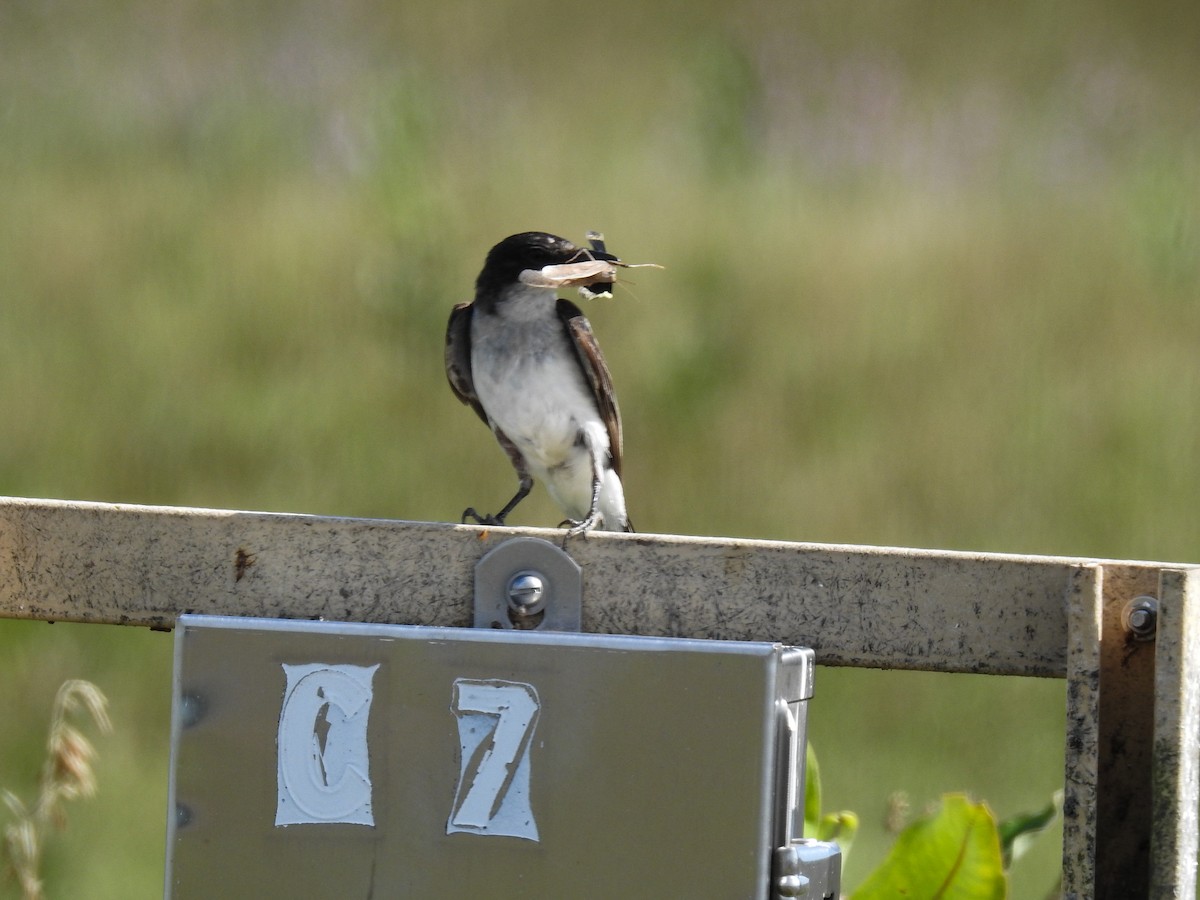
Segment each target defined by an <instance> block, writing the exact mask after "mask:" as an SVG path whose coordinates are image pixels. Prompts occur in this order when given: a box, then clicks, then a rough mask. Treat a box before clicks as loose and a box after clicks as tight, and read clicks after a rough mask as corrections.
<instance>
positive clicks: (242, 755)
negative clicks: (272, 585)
mask: <svg viewBox="0 0 1200 900" xmlns="http://www.w3.org/2000/svg"><path fill="white" fill-rule="evenodd" d="M785 656H786V657H787V659H788V663H787V664H786V665H784V664H783V660H784V658H785ZM802 663H803V668H804V670H805V671H804V672H803V673H801V674H800V675H799V676H797V672H796V651H794V650H788V649H786V648H783V647H781V646H779V645H776V644H763V643H726V642H712V641H690V640H662V639H656V638H639V637H615V636H604V635H580V634H555V633H542V632H511V631H505V632H497V631H483V630H470V629H444V628H417V627H406V626H387V625H358V624H333V623H307V622H290V621H279V620H265V619H245V618H216V617H213V618H209V617H196V616H184V617H182V618H180V620H179V623H178V627H177V630H176V662H175V687H174V692H175V693H174V714H173V722H172V741H171V789H170V795H171V814H170V817H169V824H168V850H167V853H168V860H167V886H166V895H167V896H168V897H174V898H192V897H203V898H210V897H214V896H220V897H226V898H242V897H245V898H251V897H253V898H273V897H288V898H296V897H385V896H386V897H417V898H432V897H438V898H443V897H448V898H453V897H464V898H465V897H471V898H477V897H504V898H511V897H535V898H544V897H573V898H589V897H596V898H613V897H655V898H658V897H702V898H707V897H712V898H762V897H765V896H767V892H768V879H769V870H770V859H771V855H772V851H773V849H774V845H773V838H774V834H773V829H774V828H775V825H776V824H777V823H776V822H775V821H774V819H775V810H776V801H775V792H776V787H777V772H776V756H777V753H779V752H780V751H779V747H778V720H779V712H778V710H779V700H780V697H781V696H783V695H786V694H788V693H795V691H796V689H797V685H801V686H802V687H803V686H805V685H811V656H805V657H803V659H802ZM806 696H807V694H806ZM789 699H797V698H789Z"/></svg>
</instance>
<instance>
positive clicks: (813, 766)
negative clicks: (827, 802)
mask: <svg viewBox="0 0 1200 900" xmlns="http://www.w3.org/2000/svg"><path fill="white" fill-rule="evenodd" d="M804 768H805V775H804V833H805V835H813V834H816V833H817V831H818V829H819V828H820V823H821V769H820V767H819V766H818V765H817V754H816V751H814V750H813V748H812V744H807V745H805V748H804Z"/></svg>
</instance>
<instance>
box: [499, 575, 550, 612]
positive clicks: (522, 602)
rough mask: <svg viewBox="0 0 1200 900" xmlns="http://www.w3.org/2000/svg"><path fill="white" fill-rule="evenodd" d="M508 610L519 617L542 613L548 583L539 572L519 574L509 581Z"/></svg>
mask: <svg viewBox="0 0 1200 900" xmlns="http://www.w3.org/2000/svg"><path fill="white" fill-rule="evenodd" d="M507 594H508V608H509V609H511V610H512V611H513V612H514V613H516V614H517V615H518V616H533V615H537V614H538V613H539V612H541V611H542V608H543V607H544V606H545V600H546V583H545V581H544V580H543V579H542V576H541V575H540V574H538V573H537V572H528V571H526V572H518V573H517V574H516V575H514V576H513V577H512V578H510V579H509V580H508V590H507Z"/></svg>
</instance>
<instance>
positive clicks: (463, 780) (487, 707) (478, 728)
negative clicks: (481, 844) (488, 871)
mask: <svg viewBox="0 0 1200 900" xmlns="http://www.w3.org/2000/svg"><path fill="white" fill-rule="evenodd" d="M450 708H451V709H452V710H453V711H454V715H455V716H457V717H458V739H459V744H460V745H461V756H460V757H459V759H460V765H459V776H458V789H457V790H456V791H455V794H454V808H453V810H452V811H451V813H450V820H449V822H447V823H446V833H447V834H450V833H452V832H455V831H467V832H472V833H474V834H502V835H508V836H510V837H520V838H526V839H528V840H531V841H536V840H537V839H538V830H537V823H536V822H534V820H533V809H532V807H531V806H530V803H529V744H530V741H531V739H532V738H533V731H534V728H535V727H536V726H537V720H538V713H539V712H540V709H541V707H540V705H539V703H538V695H537V691H536V690H534V688H533V685H531V684H522V683H521V682H517V681H473V680H471V679H467V678H459V679H457V680H455V682H454V699H453V701H452V703H451V707H450Z"/></svg>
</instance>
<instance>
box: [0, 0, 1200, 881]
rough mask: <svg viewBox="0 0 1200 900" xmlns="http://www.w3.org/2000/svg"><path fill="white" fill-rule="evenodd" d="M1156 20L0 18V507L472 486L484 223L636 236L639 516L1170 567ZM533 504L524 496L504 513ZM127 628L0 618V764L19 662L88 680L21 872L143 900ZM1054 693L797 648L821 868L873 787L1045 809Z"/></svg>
mask: <svg viewBox="0 0 1200 900" xmlns="http://www.w3.org/2000/svg"><path fill="white" fill-rule="evenodd" d="M1198 31H1200V12H1198V11H1197V10H1196V9H1195V8H1194V6H1193V5H1188V4H1185V3H1182V2H1174V3H1168V2H1155V3H1152V4H1150V5H1149V6H1145V5H1142V6H1139V7H1137V8H1136V9H1135V8H1131V7H1130V8H1127V6H1126V5H1123V4H1101V5H1096V4H1085V3H1081V2H1077V3H1068V4H1066V5H1062V4H1060V5H1057V6H1054V7H1047V6H1045V5H1044V4H1035V3H1025V4H1018V5H1016V6H1012V5H1010V6H1007V7H1005V8H1004V11H1003V13H999V12H991V11H989V10H986V9H984V8H982V7H980V8H971V7H968V8H963V9H957V10H948V9H945V8H943V7H941V6H939V5H935V4H917V5H915V6H914V5H911V4H910V5H892V6H878V5H876V6H870V5H868V6H864V7H860V8H846V7H845V6H844V5H842V4H831V3H809V4H786V5H785V4H782V3H778V4H777V3H753V4H745V5H741V6H737V7H730V8H728V9H726V8H725V7H724V6H722V5H720V4H701V5H700V6H697V5H695V4H691V5H683V4H668V5H648V4H626V3H617V4H612V5H609V6H605V7H604V8H603V9H602V10H600V9H598V8H595V7H578V8H570V7H565V8H564V7H562V6H561V5H558V4H548V3H521V4H516V3H510V4H503V3H500V4H489V5H482V4H481V5H477V6H470V7H457V6H455V7H450V6H438V5H436V4H432V3H430V4H422V3H411V4H404V5H402V6H393V5H388V4H379V3H370V2H360V3H350V4H341V5H339V6H338V7H337V11H336V12H334V11H333V7H329V8H326V7H325V6H322V5H321V4H317V3H302V4H262V5H256V6H245V5H241V4H232V3H226V4H191V5H189V4H176V5H174V6H171V7H169V8H164V7H162V6H161V5H160V4H153V3H149V2H144V0H127V2H119V3H117V2H114V3H111V4H103V5H100V6H88V5H84V4H76V5H70V4H68V5H67V6H66V7H63V6H61V5H56V6H50V5H42V4H38V3H34V2H29V3H22V4H9V5H7V6H5V7H4V8H3V9H0V87H2V88H3V90H2V91H0V98H2V99H0V180H2V183H3V184H4V201H3V202H2V203H0V398H2V399H0V411H2V413H3V422H4V430H3V435H4V439H3V441H0V493H5V494H11V495H20V496H40V497H65V498H73V499H102V500H114V501H117V500H119V501H129V502H149V503H162V504H181V505H201V506H225V507H237V508H258V509H272V510H280V511H297V512H314V513H328V514H337V515H362V516H383V517H392V518H405V519H423V520H447V519H455V518H456V517H457V515H458V513H459V512H460V511H461V509H462V508H463V507H464V506H467V505H471V504H475V505H478V506H482V507H489V506H494V505H495V504H497V503H499V502H501V501H502V500H503V499H505V498H506V497H507V496H509V493H510V491H511V489H512V476H511V473H510V471H509V470H508V465H507V462H506V460H505V459H504V457H503V455H502V454H501V452H500V451H499V449H498V448H496V447H495V446H493V445H492V443H491V440H490V438H489V437H488V435H487V434H486V432H485V431H484V430H483V428H482V427H481V426H480V424H479V422H478V421H477V420H476V419H475V418H474V416H472V415H471V414H470V412H469V410H467V409H465V408H463V407H461V406H460V405H459V404H457V403H456V402H455V401H454V399H453V397H452V396H451V394H450V391H449V389H448V388H447V387H446V385H445V381H444V376H443V374H442V371H441V341H442V333H443V329H444V326H445V319H446V316H447V313H448V311H449V307H450V306H451V305H452V304H453V303H454V302H457V301H459V300H462V299H466V298H468V297H469V295H470V290H471V284H472V281H473V278H474V276H475V274H476V272H477V270H478V267H479V265H480V263H481V261H482V257H483V254H484V253H485V252H486V250H487V249H488V247H489V246H490V245H491V244H492V243H494V242H495V241H496V240H498V239H499V238H501V237H503V236H504V235H506V234H509V233H511V232H514V231H517V230H523V229H527V228H540V229H546V230H550V231H555V232H559V233H563V234H566V235H567V236H570V237H574V238H576V239H579V238H581V237H582V234H583V232H584V231H585V230H586V229H588V228H593V227H595V228H601V229H603V230H604V231H605V232H606V234H607V235H608V237H609V241H610V245H611V246H612V247H614V248H616V249H617V250H618V251H619V252H620V253H622V254H623V255H624V256H625V257H627V258H629V259H631V260H637V261H653V262H658V263H662V264H664V265H666V266H667V270H666V271H665V272H656V271H652V270H642V271H637V272H634V273H631V275H632V278H633V280H634V282H635V283H634V284H633V285H631V286H630V288H629V290H628V291H626V292H623V293H622V294H620V295H619V296H618V298H617V299H616V300H615V301H613V302H610V303H603V304H599V303H598V304H596V305H593V306H591V307H589V315H590V316H591V318H592V321H593V324H594V326H595V328H596V330H597V332H598V334H599V336H600V338H601V341H602V343H603V344H604V347H605V351H606V354H607V356H608V358H609V362H610V365H611V367H612V369H613V372H614V377H615V379H616V382H617V386H618V389H619V393H620V397H621V403H622V409H623V412H624V414H625V418H626V449H627V457H628V461H627V470H628V474H627V482H628V485H627V489H628V495H629V504H630V512H631V514H632V516H633V518H634V520H635V521H636V522H637V524H638V527H639V528H640V529H642V530H644V531H661V532H678V533H687V534H716V535H735V536H747V537H766V538H778V539H789V540H809V541H837V542H853V543H876V544H895V545H907V546H931V547H948V548H969V549H978V550H1001V551H1017V552H1037V553H1049V554H1076V555H1096V556H1115V557H1125V558H1157V559H1167V560H1178V561H1188V560H1196V559H1197V558H1200V519H1198V518H1197V516H1196V515H1195V509H1196V503H1197V499H1198V498H1200V469H1198V467H1197V466H1196V464H1195V460H1196V459H1197V458H1198V456H1200V418H1198V415H1197V396H1198V394H1200V363H1198V362H1197V350H1196V348H1197V347H1198V346H1200V304H1198V303H1197V298H1198V297H1200V213H1198V212H1197V210H1198V209H1200V163H1198V162H1197V160H1200V153H1198V151H1200V112H1198V110H1197V107H1196V104H1195V99H1194V98H1195V96H1196V90H1197V87H1198V85H1200V58H1197V57H1196V55H1195V52H1194V49H1195V46H1197V42H1196V38H1197V33H1198ZM557 518H558V516H557V513H556V511H555V510H554V509H553V508H552V507H551V505H550V503H549V501H548V500H547V499H546V498H545V496H544V494H543V493H542V492H541V491H540V490H535V494H534V496H533V497H532V498H531V499H530V500H529V501H528V502H527V504H526V505H524V506H522V507H521V510H520V514H519V515H518V516H517V517H516V518H515V519H514V521H515V522H517V523H528V524H547V523H551V522H554V521H557ZM169 643H170V640H169V638H168V637H166V636H163V635H149V634H142V633H125V632H121V631H119V630H116V629H112V630H110V629H103V628H90V629H84V628H72V627H66V626H59V625H56V626H54V627H53V628H50V627H49V626H42V625H27V624H17V623H6V624H4V626H3V628H0V648H3V652H0V673H2V675H0V677H2V679H3V684H4V690H3V691H0V715H2V716H3V720H4V721H5V722H6V723H8V725H7V726H6V727H5V728H4V729H3V730H2V731H0V784H4V785H9V786H14V785H16V786H19V785H21V784H23V783H25V782H28V781H32V779H33V778H34V777H36V771H37V754H38V745H39V743H40V741H41V740H42V739H43V734H42V732H43V728H44V714H43V711H44V710H48V706H49V701H50V698H52V696H53V693H54V689H55V687H56V686H57V683H58V682H59V681H61V680H62V679H65V678H67V677H89V678H93V679H94V680H95V681H97V683H99V684H100V686H101V687H102V688H103V689H104V690H105V691H106V692H107V693H108V694H109V696H110V698H111V699H112V703H113V717H114V721H115V724H116V726H117V733H116V734H115V735H114V736H113V737H111V738H108V739H105V740H104V741H102V742H101V748H100V749H101V754H102V757H101V764H100V778H101V791H102V794H101V797H100V798H99V800H97V801H96V802H94V803H91V804H88V805H87V806H86V807H80V808H79V809H78V810H77V811H76V813H75V815H76V817H77V821H76V822H75V823H74V825H73V827H72V830H71V831H70V832H69V835H68V837H67V839H66V840H67V841H68V842H69V843H68V844H64V845H63V849H62V850H60V851H58V852H57V854H56V855H54V856H52V858H51V865H52V871H51V873H50V876H51V882H50V887H51V891H52V893H53V894H54V895H57V896H88V897H110V896H111V897H122V898H124V897H129V896H153V895H155V894H156V893H157V892H158V891H159V889H160V888H159V886H160V883H161V882H160V879H161V867H162V849H163V848H162V823H163V821H164V815H165V813H164V805H165V767H166V762H165V750H166V745H165V738H166V715H167V712H166V698H167V694H168V689H169V666H168V659H169ZM1062 701H1063V692H1062V685H1061V684H1060V683H1056V682H1025V681H1009V680H994V679H986V678H979V677H949V676H933V675H914V674H880V673H872V672H852V671H838V670H828V669H823V670H822V671H821V672H820V673H819V675H818V680H817V697H816V699H815V700H814V702H813V720H814V728H813V736H814V739H815V741H816V742H817V745H818V749H819V751H820V753H821V755H822V760H823V763H824V765H823V772H824V778H825V782H826V797H827V803H828V805H830V806H831V807H846V808H853V809H856V810H858V811H859V812H860V813H862V814H863V816H864V825H865V827H864V832H863V836H862V838H861V839H860V841H859V843H858V844H857V846H856V848H855V851H854V855H853V856H852V857H851V860H850V864H849V867H848V870H847V875H848V881H849V882H850V884H851V885H852V884H854V883H855V882H856V881H857V880H859V879H861V877H862V875H863V873H864V872H865V871H866V868H867V866H868V864H869V863H870V862H871V861H872V860H873V859H878V858H880V857H881V856H882V851H883V847H884V845H885V837H884V835H883V834H882V831H881V828H880V827H879V826H878V825H877V824H876V821H877V820H878V819H879V818H881V817H882V809H883V806H884V800H885V798H886V796H887V794H888V793H889V792H890V791H892V790H896V789H905V790H907V791H908V792H909V793H910V795H911V796H912V799H913V802H914V804H916V805H917V806H920V805H921V804H923V803H924V802H925V801H926V800H928V799H933V798H934V796H935V795H936V794H938V793H940V792H942V791H945V790H953V789H968V790H971V791H973V792H974V793H976V794H977V795H979V796H981V797H982V798H984V799H987V800H988V801H989V802H990V803H991V804H992V805H993V807H995V808H996V809H997V811H998V812H999V813H1000V814H1002V815H1008V814H1011V813H1014V812H1017V811H1019V810H1022V809H1029V808H1033V807H1035V806H1038V805H1040V804H1041V803H1043V802H1044V800H1045V798H1046V797H1047V796H1048V795H1049V793H1050V792H1051V791H1052V790H1053V789H1054V788H1055V787H1056V786H1057V785H1058V784H1059V782H1060V781H1061V771H1060V769H1061V750H1062V747H1061V726H1062V718H1063V712H1062ZM877 813H878V814H877ZM114 826H116V827H114ZM1048 843H1052V842H1048ZM68 847H69V848H70V849H67V848H68ZM1054 857H1055V854H1054V851H1053V848H1051V849H1050V851H1049V852H1047V853H1041V852H1040V851H1039V855H1038V857H1037V858H1036V859H1035V860H1033V861H1032V862H1027V863H1025V865H1024V868H1025V870H1026V873H1027V875H1026V876H1025V878H1026V880H1025V881H1022V882H1017V883H1015V884H1014V889H1013V896H1016V897H1024V896H1040V895H1041V894H1042V893H1044V892H1045V891H1046V890H1048V888H1049V886H1050V884H1051V883H1052V882H1053V879H1054V869H1055V865H1056V863H1055V858H1054Z"/></svg>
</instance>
